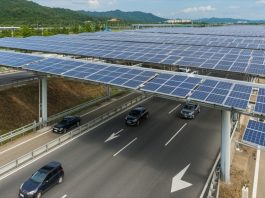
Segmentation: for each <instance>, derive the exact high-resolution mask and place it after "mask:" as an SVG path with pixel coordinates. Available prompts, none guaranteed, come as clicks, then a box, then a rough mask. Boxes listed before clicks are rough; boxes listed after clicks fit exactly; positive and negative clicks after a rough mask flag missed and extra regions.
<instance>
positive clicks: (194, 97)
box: [0, 51, 265, 115]
mask: <svg viewBox="0 0 265 198" xmlns="http://www.w3.org/2000/svg"><path fill="white" fill-rule="evenodd" d="M1 56H2V57H5V58H4V59H3V58H2V59H0V65H5V64H6V62H7V60H9V57H12V59H15V60H17V59H19V58H21V57H25V61H24V62H21V65H20V66H18V65H17V64H16V65H13V66H12V64H7V66H12V67H16V68H21V69H24V70H30V71H34V72H40V73H44V74H51V75H57V76H62V77H68V78H74V79H79V80H84V81H90V82H96V83H102V84H107V85H114V86H119V87H123V88H128V89H133V90H139V91H144V92H148V93H154V94H159V95H164V96H170V97H172V98H176V99H185V100H191V101H194V102H200V103H202V104H207V105H213V106H215V107H219V108H221V109H227V110H236V111H240V112H245V113H246V112H248V110H249V103H250V96H251V94H252V93H253V90H254V89H255V90H259V92H258V97H257V98H259V97H263V96H264V93H265V86H262V85H259V86H258V87H257V84H252V83H244V82H241V81H233V80H225V79H220V78H213V77H212V78H211V77H206V76H200V75H194V74H185V73H178V72H166V71H162V70H156V69H148V68H141V67H133V66H131V67H129V66H123V65H116V64H115V65H114V64H109V63H95V62H89V61H84V60H75V59H69V58H52V57H42V56H37V55H30V54H22V53H17V52H7V51H5V52H0V57H1ZM257 105H264V106H265V100H261V99H260V100H257V103H256V106H257ZM257 109H258V107H257ZM254 113H256V114H257V115H265V113H264V112H263V111H262V112H259V111H258V110H256V108H255V112H254Z"/></svg>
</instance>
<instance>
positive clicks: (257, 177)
mask: <svg viewBox="0 0 265 198" xmlns="http://www.w3.org/2000/svg"><path fill="white" fill-rule="evenodd" d="M259 161H260V149H258V150H257V156H256V166H255V175H254V183H253V191H252V197H257V188H258V180H259Z"/></svg>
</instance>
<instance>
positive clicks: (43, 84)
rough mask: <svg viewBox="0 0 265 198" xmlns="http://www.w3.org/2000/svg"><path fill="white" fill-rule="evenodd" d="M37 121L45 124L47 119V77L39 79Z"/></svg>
mask: <svg viewBox="0 0 265 198" xmlns="http://www.w3.org/2000/svg"><path fill="white" fill-rule="evenodd" d="M39 105H40V106H39V122H40V123H43V124H44V125H46V123H47V121H48V113H47V77H41V78H40V79H39Z"/></svg>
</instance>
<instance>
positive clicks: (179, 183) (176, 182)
mask: <svg viewBox="0 0 265 198" xmlns="http://www.w3.org/2000/svg"><path fill="white" fill-rule="evenodd" d="M189 167H190V164H189V165H187V166H186V167H185V168H184V169H183V170H182V171H180V172H179V173H178V174H177V175H176V176H175V177H173V178H172V184H171V193H174V192H176V191H179V190H182V189H184V188H188V187H190V186H192V184H191V183H188V182H186V181H184V180H182V177H183V176H184V174H185V173H186V171H187V170H188V168H189Z"/></svg>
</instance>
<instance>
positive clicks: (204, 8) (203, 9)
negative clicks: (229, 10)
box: [182, 0, 265, 13]
mask: <svg viewBox="0 0 265 198" xmlns="http://www.w3.org/2000/svg"><path fill="white" fill-rule="evenodd" d="M264 1H265V0H264ZM215 10H216V8H215V7H213V6H211V5H208V6H198V7H190V8H185V9H184V10H182V12H183V13H192V12H211V11H215Z"/></svg>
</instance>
